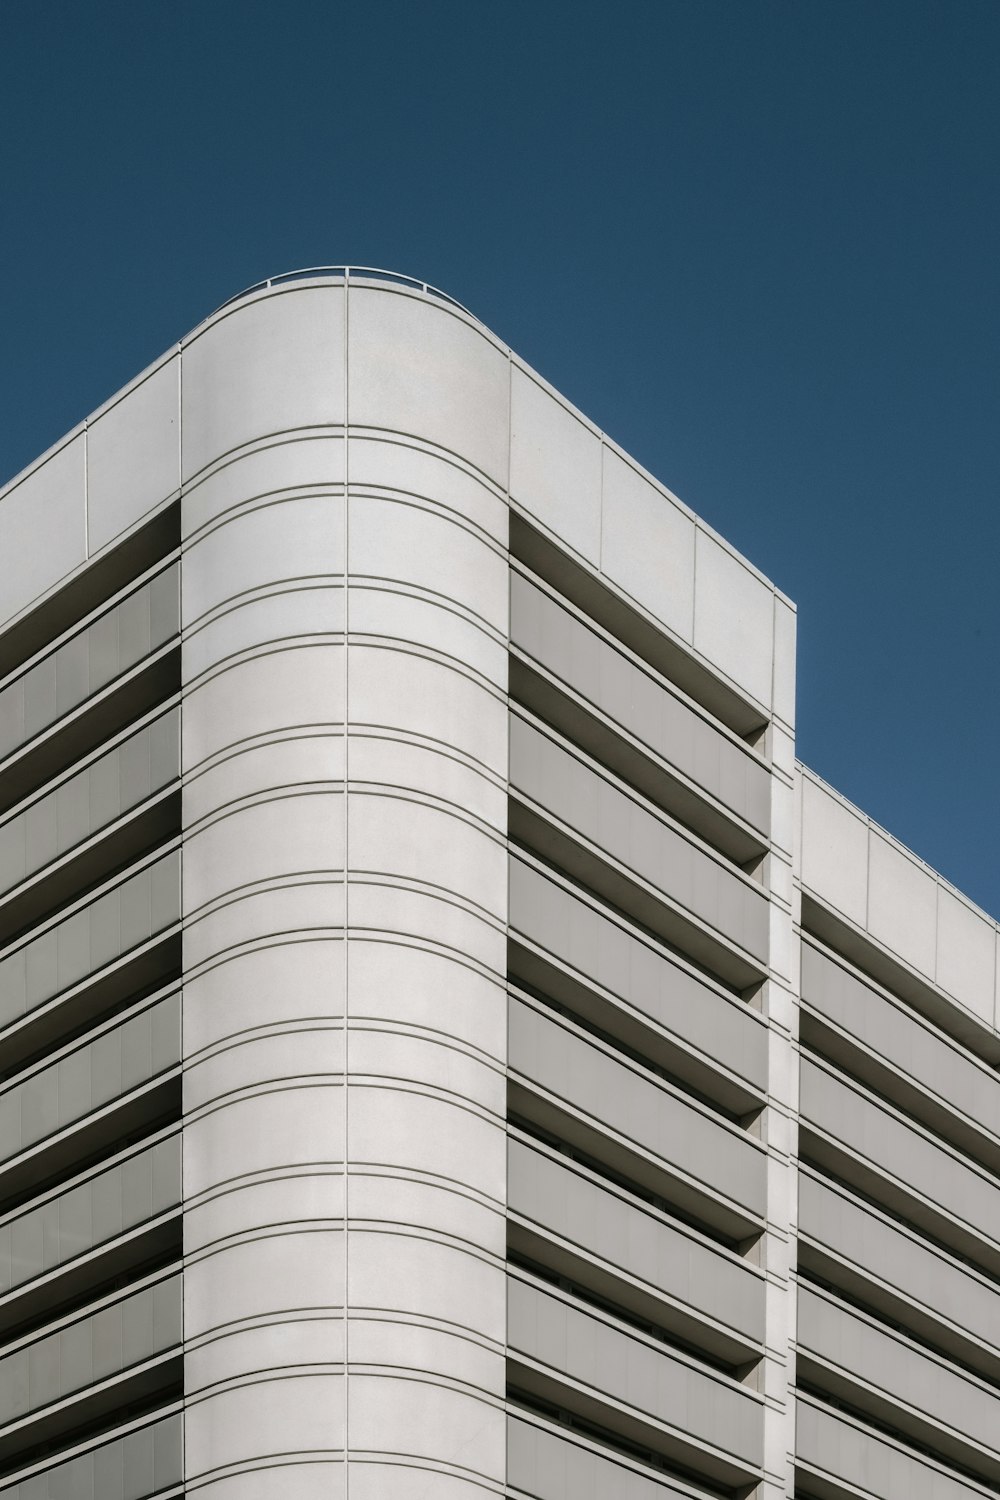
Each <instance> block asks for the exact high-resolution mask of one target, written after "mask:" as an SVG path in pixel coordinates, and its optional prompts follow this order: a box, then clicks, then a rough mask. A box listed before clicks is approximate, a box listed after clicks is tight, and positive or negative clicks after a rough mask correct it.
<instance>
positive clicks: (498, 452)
mask: <svg viewBox="0 0 1000 1500" xmlns="http://www.w3.org/2000/svg"><path fill="white" fill-rule="evenodd" d="M350 298H351V313H350V331H349V335H348V342H349V347H348V360H349V364H350V382H351V390H350V420H351V424H352V426H356V427H374V428H380V429H382V430H388V431H391V432H394V433H398V434H400V435H402V436H407V437H417V438H419V439H422V440H423V441H424V442H426V443H429V444H435V445H438V446H440V447H441V448H443V449H445V450H446V451H448V452H450V453H453V454H455V455H456V456H457V457H458V458H459V459H460V460H464V461H465V462H466V463H468V464H472V465H473V466H474V467H475V468H477V469H479V470H481V471H482V472H483V473H484V474H486V475H487V476H488V477H489V478H490V479H491V480H493V482H494V483H495V484H498V485H499V486H500V487H501V489H503V488H506V484H507V380H508V375H507V356H506V354H505V353H504V352H503V351H502V350H501V349H500V348H499V347H498V345H497V344H495V343H494V342H493V340H492V339H491V338H489V337H488V336H487V335H486V334H485V332H483V331H481V330H480V329H479V328H477V327H476V326H475V325H474V324H472V323H471V322H470V321H469V320H468V319H467V318H465V317H463V316H462V314H460V313H452V312H449V311H447V310H446V309H445V308H444V307H442V306H441V305H440V304H435V303H430V302H426V301H424V300H423V299H420V298H416V297H412V296H409V295H407V294H406V293H402V292H398V293H397V292H388V291H382V290H379V289H377V288H374V287H366V286H358V285H356V284H355V285H354V286H353V287H352V288H351V292H350ZM415 478H416V476H415ZM407 488H409V485H407Z"/></svg>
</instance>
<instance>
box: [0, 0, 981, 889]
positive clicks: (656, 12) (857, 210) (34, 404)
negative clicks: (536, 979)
mask: <svg viewBox="0 0 1000 1500" xmlns="http://www.w3.org/2000/svg"><path fill="white" fill-rule="evenodd" d="M0 90H2V92H0V99H2V106H0V107H2V121H3V123H2V129H0V270H2V277H0V346H2V351H3V356H2V361H0V382H2V391H0V481H3V480H5V479H7V478H9V477H10V476H11V475H12V474H14V473H15V472H16V471H17V470H18V469H20V468H22V467H23V466H24V465H25V464H26V463H27V462H29V461H30V460H31V459H32V458H33V457H34V456H35V455H36V454H37V453H38V452H40V451H41V450H42V449H43V448H45V447H46V446H47V445H48V444H49V443H51V442H52V441H54V440H55V439H56V438H57V437H58V436H60V434H61V433H62V432H64V431H65V430H66V429H67V428H68V427H69V426H71V425H73V424H74V423H75V422H77V421H78V420H79V419H80V418H81V417H83V416H85V415H86V414H87V412H88V411H90V410H91V409H92V408H93V407H94V406H96V405H97V404H98V403H99V402H100V401H102V400H103V399H104V398H105V397H106V396H108V395H110V394H111V393H112V392H113V391H114V390H115V389H117V387H118V386H120V385H121V384H123V383H124V382H125V381H126V380H127V379H128V378H130V377H131V376H132V375H133V374H134V373H136V372H137V371H138V370H139V369H140V368H141V367H142V366H143V365H144V364H146V363H148V361H149V360H150V359H152V358H153V357H154V356H155V355H157V354H158V353H160V352H161V351H162V350H163V349H164V348H165V347H166V346H167V345H169V344H170V343H172V342H173V341H174V340H176V339H177V338H178V337H179V336H180V335H181V334H183V333H184V332H186V331H187V330H188V329H189V328H191V327H192V326H193V325H194V324H195V323H197V322H198V321H199V320H200V319H201V318H202V317H203V316H205V315H206V314H207V313H208V312H210V311H211V310H212V309H213V308H214V307H215V306H216V305H217V304H218V303H219V302H221V301H223V300H224V299H225V298H226V297H228V296H230V295H231V294H233V293H234V292H236V291H238V290H239V289H240V288H242V287H243V286H245V285H246V284H248V283H250V282H252V281H255V280H257V279H259V278H261V277H264V276H266V275H268V274H271V273H275V272H278V271H281V270H285V269H291V268H293V267H297V266H302V265H311V264H316V263H327V264H340V263H343V262H351V263H355V264H372V265H381V266H387V267H391V268H394V269H397V270H401V271H406V272H410V273H412V274H415V275H417V276H420V277H422V278H425V279H427V280H429V281H431V282H433V283H434V284H436V285H437V286H440V287H442V288H444V289H445V290H447V291H449V292H450V293H451V294H452V295H454V296H456V297H457V298H458V299H459V300H460V301H462V302H464V303H465V304H466V305H467V306H468V307H470V308H471V309H472V310H473V311H474V312H475V313H476V314H477V315H478V316H479V317H481V318H482V319H483V320H484V321H485V322H486V323H487V324H489V325H490V327H492V328H493V329H494V330H495V331H496V332H497V333H498V334H499V335H500V336H501V337H502V338H503V339H505V340H506V341H507V342H508V343H510V344H512V345H513V346H514V348H516V349H517V350H518V352H519V353H520V354H521V355H523V356H524V357H525V358H526V359H527V360H528V361H529V362H530V363H531V364H533V365H535V366H536V368H538V369H539V370H541V372H542V373H543V374H544V375H546V376H547V377H548V378H549V379H550V380H551V381H552V382H553V383H554V384H555V385H556V386H557V387H558V388H559V389H561V390H562V391H564V392H565V393H566V394H567V395H568V396H569V397H570V398H571V399H572V400H573V401H575V402H576V403H577V405H578V406H580V407H582V408H583V410H584V411H585V412H587V414H588V415H589V416H590V417H592V418H593V419H594V420H595V421H596V422H597V423H599V424H600V425H601V426H602V427H604V428H605V429H606V430H607V431H608V432H609V433H610V434H611V435H612V436H613V437H614V438H616V439H617V440H618V441H619V442H620V443H622V444H623V445H624V447H625V448H627V449H628V450H629V451H630V452H632V453H634V454H635V455H636V457H638V458H639V459H640V460H641V461H642V462H643V463H644V464H645V465H646V466H647V467H648V468H650V469H651V470H652V471H653V472H654V473H655V474H657V475H658V476H659V477H660V478H661V479H663V480H664V481H665V483H667V484H668V485H669V486H670V487H671V488H672V489H673V490H675V492H676V493H678V494H679V495H680V496H681V497H682V498H683V499H684V500H685V501H687V503H688V504H689V505H691V506H692V507H693V508H694V509H695V510H697V511H698V512H699V513H700V514H701V515H703V516H704V517H705V518H706V519H707V520H708V521H709V522H710V523H711V524H712V525H714V526H715V527H717V528H718V530H720V531H721V532H722V533H723V534H724V535H725V536H727V537H729V538H730V539H731V540H732V541H733V542H734V543H735V544H736V546H738V547H739V548H740V549H741V550H742V551H744V552H745V553H746V554H747V555H748V556H749V557H750V558H751V559H752V560H753V562H755V563H756V564H757V565H758V567H760V568H761V569H762V570H763V571H764V572H766V573H767V574H768V575H769V576H770V577H772V578H773V579H775V581H776V582H777V583H778V584H779V585H780V586H781V587H782V588H783V589H785V590H786V591H787V592H788V593H789V594H790V595H791V596H792V598H794V599H795V600H796V602H797V603H798V606H799V625H800V630H799V662H800V675H799V704H798V713H799V753H800V755H801V756H802V758H803V759H804V760H806V761H807V762H808V763H809V764H810V765H812V766H813V767H815V769H816V770H818V771H819V772H820V773H821V774H822V775H824V776H825V777H827V779H828V780H830V781H832V782H833V783H834V785H835V786H837V787H839V788H840V789H841V790H842V791H843V792H844V793H845V794H846V795H847V796H849V797H851V798H852V799H853V800H854V801H856V802H858V803H860V805H861V806H862V807H864V808H865V809H866V810H867V811H868V812H870V813H871V814H872V815H873V816H874V817H875V818H877V819H878V820H879V821H880V822H881V823H883V824H884V825H885V826H886V827H888V828H889V829H890V830H891V831H892V832H893V833H895V834H896V835H897V836H898V837H899V838H901V839H903V841H904V842H906V843H907V844H909V845H910V846H911V847H912V848H913V849H915V850H916V851H917V852H918V853H919V854H920V855H921V856H922V857H923V858H925V859H927V860H928V861H929V862H931V863H932V864H934V865H936V866H937V867H938V868H939V869H940V870H941V871H942V872H943V873H944V874H945V875H946V876H948V878H949V879H951V880H953V881H954V882H955V883H956V884H957V885H959V886H960V887H961V888H963V889H964V890H965V891H967V892H968V893H969V894H970V895H971V896H972V897H973V898H974V899H975V900H977V901H979V902H980V903H981V904H982V905H984V906H985V907H986V908H987V909H988V910H990V911H991V912H993V913H994V914H998V915H1000V860H998V850H1000V796H998V790H997V788H998V785H1000V766H998V756H997V746H998V743H1000V693H998V681H997V657H998V648H1000V591H998V581H997V573H998V562H1000V518H998V517H1000V510H998V474H1000V422H998V414H1000V401H998V397H1000V326H998V325H1000V277H998V263H1000V166H998V162H1000V0H933V3H929V0H780V3H779V0H622V3H618V4H615V5H608V4H594V3H590V0H533V3H522V0H503V3H491V4H487V3H483V0H460V3H453V0H425V3H413V0H410V3H406V4H401V3H397V0H378V3H377V4H370V5H361V4H357V3H355V4H337V3H334V0H326V3H311V0H284V3H282V4H280V5H278V4H274V3H271V4H268V5H263V4H259V3H256V0H242V3H235V0H197V3H193V0H172V3H166V0H160V3H154V0H129V3H128V4H124V3H117V0H115V3H104V0H91V3H90V4H86V5H83V4H79V3H68V0H63V3H55V4H44V5H43V4H39V3H38V0H6V3H5V4H4V6H3V10H2V35H0Z"/></svg>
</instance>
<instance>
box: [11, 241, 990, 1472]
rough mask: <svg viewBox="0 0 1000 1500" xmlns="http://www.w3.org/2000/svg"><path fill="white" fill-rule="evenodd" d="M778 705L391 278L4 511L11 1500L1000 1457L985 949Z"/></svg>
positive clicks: (21, 494)
mask: <svg viewBox="0 0 1000 1500" xmlns="http://www.w3.org/2000/svg"><path fill="white" fill-rule="evenodd" d="M804 670H806V671H808V670H809V664H808V663H806V664H805V667H804ZM794 688H795V616H794V608H793V606H792V605H791V604H790V603H789V601H788V600H787V599H786V598H785V597H784V596H783V595H782V594H781V593H780V592H778V591H777V590H776V589H774V587H773V586H772V585H771V584H769V583H768V582H767V581H766V579H764V578H763V577H761V575H760V574H759V573H757V572H756V571H755V570H754V569H753V568H752V567H751V566H750V565H749V564H748V563H746V562H745V561H744V559H742V558H741V557H740V556H739V555H738V554H737V553H736V552H735V551H734V550H733V549H732V548H731V547H729V546H728V545H727V544H726V542H725V541H724V540H723V539H721V538H720V537H718V536H717V535H716V534H715V533H714V532H712V531H711V529H710V528H708V527H706V526H705V525H704V524H703V523H702V522H700V521H699V520H698V518H697V517H696V516H694V515H693V514H692V513H691V512H690V511H688V510H687V509H686V508H685V507H684V506H683V505H681V504H680V503H679V502H678V501H677V500H676V499H675V498H674V497H673V496H672V495H671V494H670V493H669V492H667V491H666V490H664V489H663V488H662V486H660V485H658V484H657V483H656V482H655V481H653V480H652V479H651V478H650V477H649V476H648V475H647V474H645V473H644V472H643V471H642V470H640V469H639V468H638V467H637V466H636V465H635V464H634V463H632V462H631V460H630V459H629V458H628V457H627V455H625V454H624V453H622V452H621V451H620V450H619V449H618V448H616V447H615V446H614V444H613V443H611V442H610V441H609V440H608V439H606V438H605V437H604V436H603V435H602V434H601V433H600V432H598V431H597V430H596V429H595V428H594V427H593V426H592V425H591V424H590V423H589V422H587V421H586V419H585V418H583V417H582V416H581V415H580V414H579V413H578V412H576V411H574V410H573V409H572V408H571V407H570V406H569V405H568V404H567V403H566V402H565V401H563V400H562V398H561V397H560V396H559V395H558V394H557V393H556V392H555V391H553V390H552V389H551V388H550V387H548V386H547V385H546V384H545V383H544V381H542V380H541V379H540V378H539V377H538V376H536V375H535V374H534V373H533V372H532V371H531V370H529V369H528V368H527V367H526V366H525V365H524V364H523V363H522V362H521V361H519V360H518V359H517V358H516V356H514V355H513V354H512V353H511V351H510V350H509V349H507V348H506V347H505V346H503V345H502V344H500V343H499V342H498V340H496V339H495V338H494V337H493V335H492V334H490V333H489V332H488V331H487V330H486V329H485V328H483V327H482V325H480V324H479V323H478V322H476V320H475V319H474V318H472V317H471V316H470V315H469V314H468V313H466V312H465V311H464V310H463V309H462V308H460V307H459V306H457V304H455V303H453V302H452V301H451V300H450V299H449V298H447V297H445V296H443V295H442V294H440V293H436V292H434V291H433V290H432V289H430V288H428V287H426V286H424V285H423V284H420V283H413V282H409V281H407V280H406V279H405V278H399V277H390V276H388V275H387V274H385V273H371V272H365V273H362V272H357V271H347V270H345V269H343V268H340V269H336V270H331V271H329V272H316V273H308V274H305V275H302V276H295V277H290V278H279V279H278V280H276V281H275V282H273V283H267V284H265V285H263V286H261V287H259V288H256V289H254V290H252V291H251V292H249V293H246V294H244V295H242V296H240V297H238V298H236V299H234V301H233V302H232V303H230V304H227V306H226V307H224V308H223V309H221V310H220V311H219V312H218V313H217V314H215V315H214V316H213V317H212V318H210V319H208V321H207V322H205V323H204V324H202V325H201V326H200V327H199V328H198V329H196V330H195V332H194V333H192V334H191V335H190V336H189V337H188V338H186V339H184V340H183V341H182V343H181V344H180V345H179V346H178V347H177V348H175V349H173V350H171V351H169V352H168V354H167V355H165V356H164V358H163V359H162V360H160V361H159V362H158V363H157V364H156V365H154V366H153V367H152V368H151V369H150V370H148V371H146V372H145V373H144V374H143V375H141V376H139V377H138V379H137V380H136V381H134V382H133V383H132V384H131V385H130V386H129V387H127V388H126V389H125V390H124V391H123V392H121V393H119V395H117V396H116V397H114V398H113V399H112V400H111V401H110V402H108V403H107V405H106V406H104V407H103V408H102V409H101V410H100V411H99V412H97V413H96V414H95V415H94V416H93V417H91V418H90V419H89V420H88V421H87V422H86V423H84V424H83V425H82V426H81V427H80V428H78V429H76V430H75V431H74V432H72V433H70V434H69V436H68V437H67V438H66V439H65V440H64V441H63V442H62V443H60V444H59V445H57V447H56V448H55V449H53V450H52V451H51V452H50V453H49V454H46V455H45V456H44V457H43V458H41V459H40V460H39V461H38V463H37V464H35V465H33V466H32V468H31V469H29V470H28V471H27V472H26V473H25V474H24V475H22V476H20V477H19V478H18V479H17V480H15V481H14V482H13V483H11V484H10V485H9V486H8V487H7V488H6V490H4V491H3V492H2V493H0V1500H150V1497H152V1496H158V1497H160V1500H167V1497H179V1496H181V1495H186V1496H189V1497H194V1496H198V1497H199V1500H271V1497H278V1496H280V1497H281V1500H336V1497H340V1500H487V1497H489V1496H491V1495H493V1496H503V1495H508V1496H511V1497H517V1500H660V1497H661V1496H662V1497H663V1500H669V1497H687V1500H699V1497H709V1496H732V1497H737V1496H738V1497H747V1496H750V1495H753V1496H757V1497H761V1500H764V1497H767V1500H777V1497H779V1496H788V1497H791V1496H793V1495H800V1496H804V1497H812V1500H828V1497H830V1500H833V1497H837V1500H839V1497H844V1500H846V1497H863V1496H879V1497H884V1500H890V1497H892V1500H896V1497H900V1496H905V1497H907V1500H974V1497H982V1496H989V1495H991V1494H993V1495H995V1494H996V1493H997V1492H998V1491H1000V1079H998V1077H997V1072H996V1064H997V1062H998V1060H1000V1036H998V1029H997V1021H998V1014H997V973H998V964H997V951H998V931H997V927H996V924H994V923H993V922H992V921H990V920H989V919H988V918H986V917H985V916H984V915H983V914H982V913H981V912H979V911H977V910H976V909H975V908H974V907H973V906H971V905H970V904H969V903H968V902H967V901H965V900H964V898H963V897H962V896H961V895H960V894H959V893H958V892H956V891H955V890H953V889H952V888H951V887H950V886H948V885H947V884H946V883H945V882H944V881H942V880H941V879H940V878H939V877H937V876H936V875H935V874H934V872H933V871H931V870H929V869H928V868H927V867H926V866H925V865H923V864H922V863H921V862H920V861H919V860H917V859H915V858H914V857H913V856H912V855H911V854H909V853H908V852H907V851H906V850H905V849H903V848H901V847H900V846H899V845H898V844H897V843H896V842H894V841H893V840H892V839H891V838H890V837H889V836H888V835H887V834H885V833H884V832H883V831H882V830H881V829H879V828H878V827H876V826H875V825H874V824H871V823H870V822H869V820H868V819H866V818H865V816H864V815H863V814H862V813H860V812H858V811H857V810H856V809H855V808H853V807H851V806H850V805H849V804H847V803H846V802H844V801H843V800H842V799H841V798H840V797H838V796H837V794H836V793H835V792H833V791H831V790H830V788H828V787H827V786H825V785H824V784H823V783H822V782H821V781H819V780H818V778H816V777H815V776H813V775H812V773H810V772H809V771H807V770H805V769H804V768H803V767H801V766H800V765H798V764H797V762H796V760H795V749H794Z"/></svg>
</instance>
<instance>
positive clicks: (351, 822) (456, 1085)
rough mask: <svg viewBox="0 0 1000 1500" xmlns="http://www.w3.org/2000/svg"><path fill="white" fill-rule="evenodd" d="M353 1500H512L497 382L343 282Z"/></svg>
mask: <svg viewBox="0 0 1000 1500" xmlns="http://www.w3.org/2000/svg"><path fill="white" fill-rule="evenodd" d="M348 296H349V303H350V305H349V314H348V329H349V333H348V351H349V353H348V383H349V398H348V410H349V419H350V428H349V498H348V673H347V676H348V703H347V718H348V750H347V771H348V787H349V790H348V813H347V820H348V821H347V848H348V866H349V870H348V888H347V924H348V943H347V950H346V974H347V1008H348V1020H347V1048H348V1053H347V1069H348V1104H347V1120H346V1130H347V1177H346V1193H347V1208H346V1213H347V1229H348V1235H347V1271H346V1288H347V1327H346V1339H347V1369H348V1392H347V1414H346V1421H347V1457H348V1471H347V1472H348V1493H349V1495H350V1500H417V1497H422V1496H426V1495H430V1494H433V1495H435V1496H440V1497H441V1500H445V1497H448V1500H461V1497H466V1496H468V1497H469V1500H473V1497H475V1500H482V1497H483V1496H484V1494H491V1493H492V1494H496V1495H502V1494H503V1493H504V1450H505V1436H506V1419H505V1415H504V1408H503V1400H504V1382H505V1324H506V1279H505V1248H506V1242H505V1210H506V1136H505V1110H506V1099H505V1061H506V1017H507V1001H506V985H505V979H506V918H507V854H506V791H507V783H506V777H507V702H506V672H507V644H508V633H509V627H508V609H509V606H508V556H507V512H506V504H505V500H504V490H505V473H506V460H507V449H506V440H507V407H506V399H507V396H506V392H507V361H506V357H505V355H504V354H503V352H502V351H500V349H499V348H498V346H496V345H494V344H493V343H492V342H491V341H490V340H488V339H487V338H486V337H484V336H483V335H482V334H481V333H480V332H479V331H478V330H477V329H476V328H475V327H474V326H473V325H471V324H470V322H469V321H468V320H467V319H466V318H464V317H462V316H461V315H459V314H453V313H452V312H451V311H449V310H448V309H445V308H443V307H441V306H440V305H437V304H433V303H429V302H427V301H426V300H425V299H422V298H420V297H414V296H413V295H412V294H410V293H407V292H402V291H400V292H398V293H397V292H391V291H386V290H384V289H379V288H374V287H370V286H365V285H364V284H363V283H352V284H351V287H350V291H349V293H348Z"/></svg>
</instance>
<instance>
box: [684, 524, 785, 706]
mask: <svg viewBox="0 0 1000 1500" xmlns="http://www.w3.org/2000/svg"><path fill="white" fill-rule="evenodd" d="M694 644H695V647H696V649H697V650H698V651H700V652H701V653H702V655H703V656H706V657H707V658H708V659H709V661H711V662H715V663H717V664H718V666H720V667H721V668H722V670H723V671H724V672H725V673H726V674H727V676H729V677H730V678H731V679H732V681H733V682H735V683H736V685H737V686H738V687H739V688H741V689H742V690H743V692H745V693H748V694H749V695H750V696H751V697H752V698H755V699H756V700H757V702H758V703H760V704H762V705H763V706H764V707H765V708H767V707H769V706H770V703H771V687H772V660H773V652H774V594H773V590H772V589H771V587H770V586H769V585H768V584H766V583H765V582H764V581H763V579H761V578H759V577H758V576H757V575H756V574H755V573H752V572H751V571H750V569H749V568H748V567H747V566H746V564H745V563H744V562H743V561H742V560H741V559H740V558H739V557H737V556H736V555H735V554H734V553H732V552H730V551H728V550H727V548H725V547H723V546H722V544H721V543H720V542H717V541H716V539H715V538H714V537H713V536H711V535H710V534H709V533H708V532H707V531H704V530H702V529H701V528H700V527H699V529H698V533H697V537H696V541H695V596H694Z"/></svg>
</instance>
